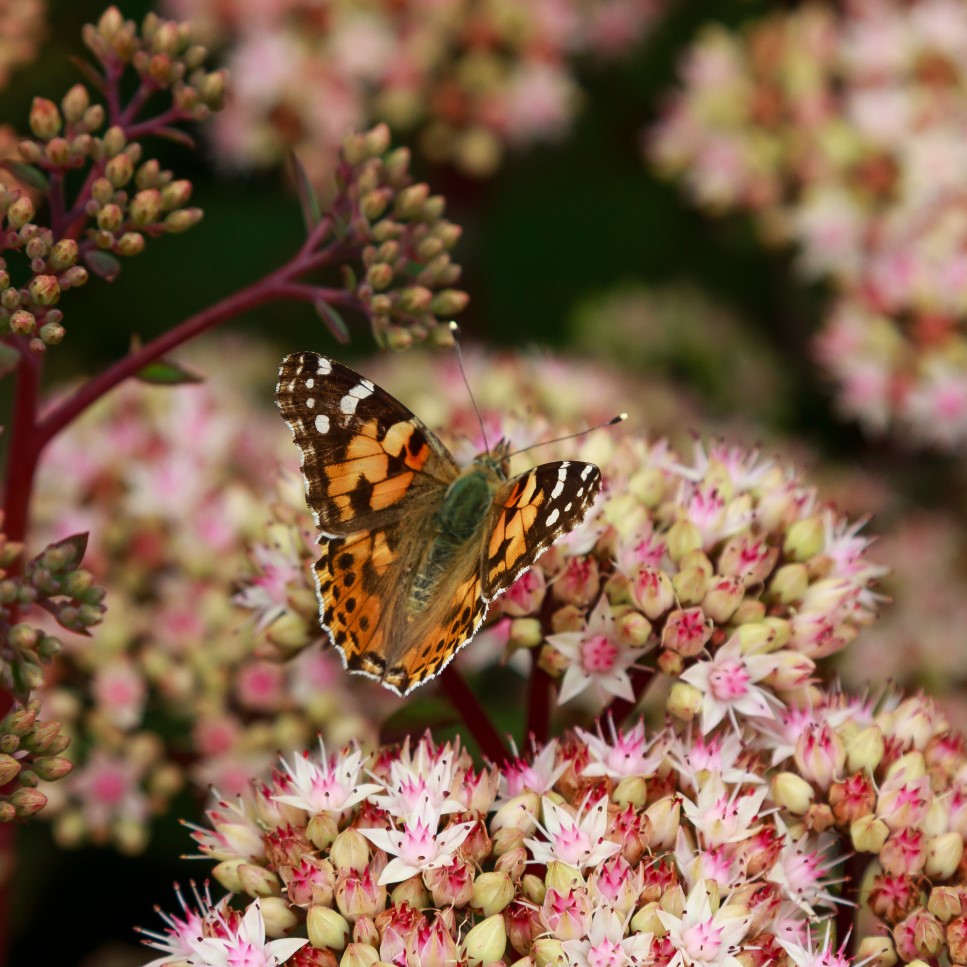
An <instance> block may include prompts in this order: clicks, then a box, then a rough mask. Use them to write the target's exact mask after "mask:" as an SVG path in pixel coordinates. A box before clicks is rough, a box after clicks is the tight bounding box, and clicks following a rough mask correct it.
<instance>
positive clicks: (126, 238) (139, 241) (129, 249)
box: [115, 232, 144, 255]
mask: <svg viewBox="0 0 967 967" xmlns="http://www.w3.org/2000/svg"><path fill="white" fill-rule="evenodd" d="M115 247H116V249H117V252H118V254H119V255H140V254H141V253H142V252H143V251H144V236H143V235H142V234H141V233H140V232H125V233H124V234H123V235H122V236H121V237H120V238H119V239H118V240H117V245H116V246H115Z"/></svg>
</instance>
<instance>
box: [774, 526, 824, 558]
mask: <svg viewBox="0 0 967 967" xmlns="http://www.w3.org/2000/svg"><path fill="white" fill-rule="evenodd" d="M824 546H825V528H824V527H823V519H822V517H820V516H818V515H817V516H815V517H807V518H805V519H804V520H797V521H796V522H795V523H793V524H792V526H791V527H790V528H789V531H788V532H787V534H786V539H785V541H784V542H783V545H782V549H783V551H784V552H785V553H786V554H787V555H789V557H791V558H792V559H793V560H795V561H808V560H809V559H810V558H811V557H815V556H816V555H817V554H820V553H822V550H823V547H824Z"/></svg>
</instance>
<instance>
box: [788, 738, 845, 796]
mask: <svg viewBox="0 0 967 967" xmlns="http://www.w3.org/2000/svg"><path fill="white" fill-rule="evenodd" d="M795 761H796V765H797V766H798V767H799V771H800V774H801V775H802V776H803V777H804V778H805V779H808V780H809V781H810V782H813V783H815V784H816V785H817V786H818V787H819V788H820V789H823V790H826V789H829V786H830V783H832V781H833V780H834V779H836V778H838V777H839V776H841V775H842V774H843V769H844V767H845V765H846V748H845V746H844V744H843V740H842V739H841V738H840V736H839V734H838V733H837V732H835V731H833V729H831V728H830V727H829V725H828V724H827V723H825V722H824V723H822V724H821V725H808V726H806V728H805V729H804V730H803V731H802V732H801V733H800V735H799V739H798V740H797V742H796V752H795Z"/></svg>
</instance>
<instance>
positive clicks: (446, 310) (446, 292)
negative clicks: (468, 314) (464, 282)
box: [430, 289, 470, 319]
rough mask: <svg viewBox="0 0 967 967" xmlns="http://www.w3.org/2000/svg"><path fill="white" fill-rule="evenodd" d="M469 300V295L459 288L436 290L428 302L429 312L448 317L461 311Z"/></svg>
mask: <svg viewBox="0 0 967 967" xmlns="http://www.w3.org/2000/svg"><path fill="white" fill-rule="evenodd" d="M469 301H470V296H469V295H467V293H466V292H461V291H460V290H459V289H443V290H442V291H441V292H438V293H437V294H436V295H435V296H434V297H433V300H432V301H431V302H430V312H432V313H433V314H434V315H435V316H440V318H442V319H449V318H450V316H455V315H457V314H458V313H460V312H463V310H464V309H466V307H467V303H468V302H469Z"/></svg>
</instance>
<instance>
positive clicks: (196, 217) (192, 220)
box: [164, 208, 203, 233]
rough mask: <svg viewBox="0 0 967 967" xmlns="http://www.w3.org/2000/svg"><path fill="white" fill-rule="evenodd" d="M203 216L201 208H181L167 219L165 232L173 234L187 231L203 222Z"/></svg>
mask: <svg viewBox="0 0 967 967" xmlns="http://www.w3.org/2000/svg"><path fill="white" fill-rule="evenodd" d="M202 214H203V213H202V210H201V209H200V208H179V209H178V211H176V212H171V213H170V214H169V215H168V216H167V217H166V218H165V222H164V224H165V230H166V231H168V232H172V233H177V232H184V231H187V230H188V229H189V228H191V227H192V226H193V225H197V224H198V223H199V222H200V221H201V219H202Z"/></svg>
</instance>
